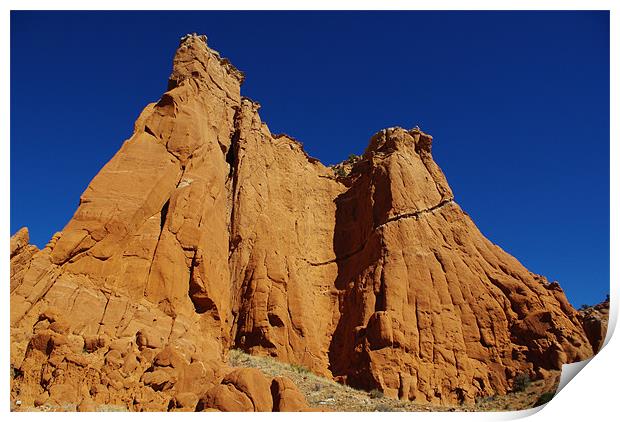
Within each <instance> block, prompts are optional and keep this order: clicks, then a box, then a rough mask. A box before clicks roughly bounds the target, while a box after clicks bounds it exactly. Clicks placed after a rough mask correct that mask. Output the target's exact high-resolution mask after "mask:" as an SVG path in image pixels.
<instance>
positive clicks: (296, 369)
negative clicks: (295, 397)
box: [291, 364, 310, 374]
mask: <svg viewBox="0 0 620 422" xmlns="http://www.w3.org/2000/svg"><path fill="white" fill-rule="evenodd" d="M291 370H292V371H294V372H297V373H298V374H309V373H310V370H309V369H308V368H306V367H305V366H301V365H297V364H292V365H291Z"/></svg>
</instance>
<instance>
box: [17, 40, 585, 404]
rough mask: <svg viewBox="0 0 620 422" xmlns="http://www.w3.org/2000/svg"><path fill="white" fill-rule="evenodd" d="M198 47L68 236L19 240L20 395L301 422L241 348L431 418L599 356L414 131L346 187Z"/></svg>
mask: <svg viewBox="0 0 620 422" xmlns="http://www.w3.org/2000/svg"><path fill="white" fill-rule="evenodd" d="M242 81H243V74H242V73H241V72H239V71H238V70H237V69H236V68H234V66H232V64H230V62H228V61H227V60H226V59H223V58H222V57H220V55H219V54H218V53H217V52H215V51H214V50H212V49H210V48H209V47H208V46H207V44H206V38H204V37H199V36H187V37H184V38H183V40H182V42H181V45H180V47H179V49H178V51H177V53H176V55H175V58H174V65H173V71H172V75H171V77H170V80H169V83H168V91H167V92H166V93H164V94H163V96H162V97H161V99H160V100H159V101H158V102H156V103H153V104H149V105H148V106H147V107H146V108H145V109H144V111H143V112H142V114H141V115H140V116H139V117H138V119H137V121H136V124H135V130H134V133H133V135H132V136H131V138H129V139H128V140H127V141H126V142H125V143H124V144H123V146H122V147H121V149H120V150H119V152H118V153H117V154H116V155H115V156H114V157H113V158H112V159H111V160H110V162H108V163H107V164H106V165H105V166H104V167H103V169H102V170H101V171H100V172H99V174H97V176H95V178H94V179H93V180H92V181H91V183H90V185H89V186H88V188H87V189H86V191H85V192H84V193H83V195H82V197H81V198H80V205H79V207H78V209H77V211H76V213H75V215H74V216H73V218H72V219H71V220H70V222H69V223H68V224H67V226H66V227H65V228H64V229H63V230H62V232H60V233H57V234H56V235H54V237H53V238H52V240H51V241H50V242H49V243H48V245H47V246H46V247H45V248H43V249H42V250H41V251H37V250H36V248H34V247H33V246H30V245H28V239H27V231H20V232H19V233H17V234H16V235H15V236H14V238H13V239H12V240H11V364H12V367H13V368H14V378H13V380H12V395H13V396H14V397H19V398H20V400H22V402H25V403H34V402H35V401H38V402H39V403H45V402H46V401H47V400H51V401H55V402H58V403H60V402H72V403H76V404H80V406H82V408H83V409H90V408H92V403H91V401H94V402H96V403H109V404H119V405H121V404H122V405H124V406H126V407H127V408H129V409H132V410H166V409H168V410H190V409H192V410H193V408H200V409H218V410H299V409H302V408H303V407H304V406H306V405H305V401H304V400H303V397H302V396H301V395H300V394H299V392H297V391H296V389H295V387H294V386H293V385H292V383H291V382H290V381H288V380H286V379H274V380H271V381H270V380H268V379H266V378H264V377H263V376H262V375H260V374H257V373H256V372H255V371H249V372H248V371H246V370H233V369H232V368H228V367H227V366H226V365H225V364H224V361H225V359H226V354H227V351H228V350H229V349H231V348H241V349H243V350H245V351H248V352H250V353H252V354H257V355H269V356H273V357H276V358H278V359H280V360H282V361H285V362H289V363H292V364H296V365H301V366H304V367H307V368H309V369H310V370H312V371H313V372H315V373H317V374H320V375H323V376H326V377H333V378H335V379H337V380H339V381H341V382H344V383H347V384H350V385H353V386H356V387H359V388H364V389H375V388H376V389H380V390H382V391H383V392H384V393H385V394H386V395H389V396H393V397H400V398H402V399H406V400H417V401H422V402H431V403H457V402H466V403H471V402H473V401H474V400H475V398H476V397H481V396H488V395H494V394H503V393H505V392H507V391H509V390H510V388H511V384H512V380H513V379H514V378H515V377H516V376H517V375H518V374H520V373H524V372H526V373H528V374H529V375H530V377H544V376H545V374H546V371H548V370H551V369H558V368H560V367H561V364H562V363H566V362H573V361H577V360H581V359H584V358H586V357H588V356H590V355H591V354H592V349H591V346H590V343H589V342H588V339H587V338H586V336H585V334H584V331H583V329H582V326H581V324H580V322H579V320H578V316H577V313H576V311H575V310H574V309H573V308H572V306H571V305H570V304H569V303H568V301H567V300H566V297H565V296H564V293H563V292H562V290H561V288H560V287H559V285H558V284H557V283H548V282H547V281H546V280H545V279H544V278H543V277H541V276H537V275H535V274H532V273H530V272H529V271H527V270H526V269H525V268H524V267H523V266H522V265H521V264H519V262H518V261H517V260H516V259H514V258H513V257H511V256H510V255H508V254H507V253H505V252H504V251H502V250H501V249H500V248H499V247H498V246H496V245H493V244H492V243H491V242H489V241H488V240H487V239H486V238H484V236H483V235H482V234H481V233H480V232H479V231H478V229H477V228H476V226H475V225H474V223H473V222H472V221H471V219H470V218H469V216H467V214H466V213H465V212H463V211H462V210H461V208H460V207H459V206H458V205H457V204H456V202H455V200H454V196H453V193H452V191H451V189H450V187H449V185H448V183H447V181H446V179H445V177H444V175H443V173H442V172H441V170H440V169H439V167H438V166H437V165H436V164H435V162H434V161H433V159H432V155H431V145H432V137H431V136H429V135H428V134H426V133H424V132H422V131H421V130H419V129H412V130H405V129H401V128H390V129H385V130H382V131H380V132H379V133H377V134H376V135H375V136H374V137H373V138H372V139H371V141H370V143H369V145H368V148H367V149H366V151H365V153H364V154H363V156H362V157H359V158H356V159H355V160H349V161H347V163H346V165H341V166H340V167H337V169H341V170H338V171H336V172H335V171H334V169H333V168H329V167H326V166H324V165H323V164H321V163H320V162H318V161H317V160H315V159H313V158H311V157H309V156H308V155H307V154H306V153H305V152H304V150H303V148H302V146H301V144H300V143H299V142H298V141H296V140H295V139H293V138H291V137H289V136H287V135H273V134H272V133H271V132H270V131H269V129H268V127H267V125H266V124H265V123H263V122H262V121H261V119H260V116H259V113H258V111H259V108H260V106H259V105H258V104H257V103H256V102H253V101H251V100H249V99H247V98H243V97H241V95H240V85H241V83H242Z"/></svg>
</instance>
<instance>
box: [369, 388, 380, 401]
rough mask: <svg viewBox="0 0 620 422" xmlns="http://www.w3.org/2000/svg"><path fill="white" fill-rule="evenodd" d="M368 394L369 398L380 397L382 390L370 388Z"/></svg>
mask: <svg viewBox="0 0 620 422" xmlns="http://www.w3.org/2000/svg"><path fill="white" fill-rule="evenodd" d="M368 395H369V396H370V398H371V399H380V398H382V397H383V391H381V390H377V389H376V388H375V389H374V390H371V391H370V392H369V393H368Z"/></svg>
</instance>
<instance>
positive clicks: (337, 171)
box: [334, 166, 347, 177]
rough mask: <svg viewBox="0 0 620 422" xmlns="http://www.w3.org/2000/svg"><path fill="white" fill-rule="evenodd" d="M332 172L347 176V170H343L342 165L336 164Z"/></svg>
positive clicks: (339, 175)
mask: <svg viewBox="0 0 620 422" xmlns="http://www.w3.org/2000/svg"><path fill="white" fill-rule="evenodd" d="M334 173H336V176H338V177H346V176H347V172H346V171H345V169H344V167H342V166H338V167H335V168H334Z"/></svg>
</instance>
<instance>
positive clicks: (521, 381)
mask: <svg viewBox="0 0 620 422" xmlns="http://www.w3.org/2000/svg"><path fill="white" fill-rule="evenodd" d="M531 383H532V381H531V380H530V377H529V376H528V375H527V374H519V375H517V376H516V377H515V379H514V381H513V384H512V391H514V392H519V391H525V389H526V388H527V387H529V385H530V384H531Z"/></svg>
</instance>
